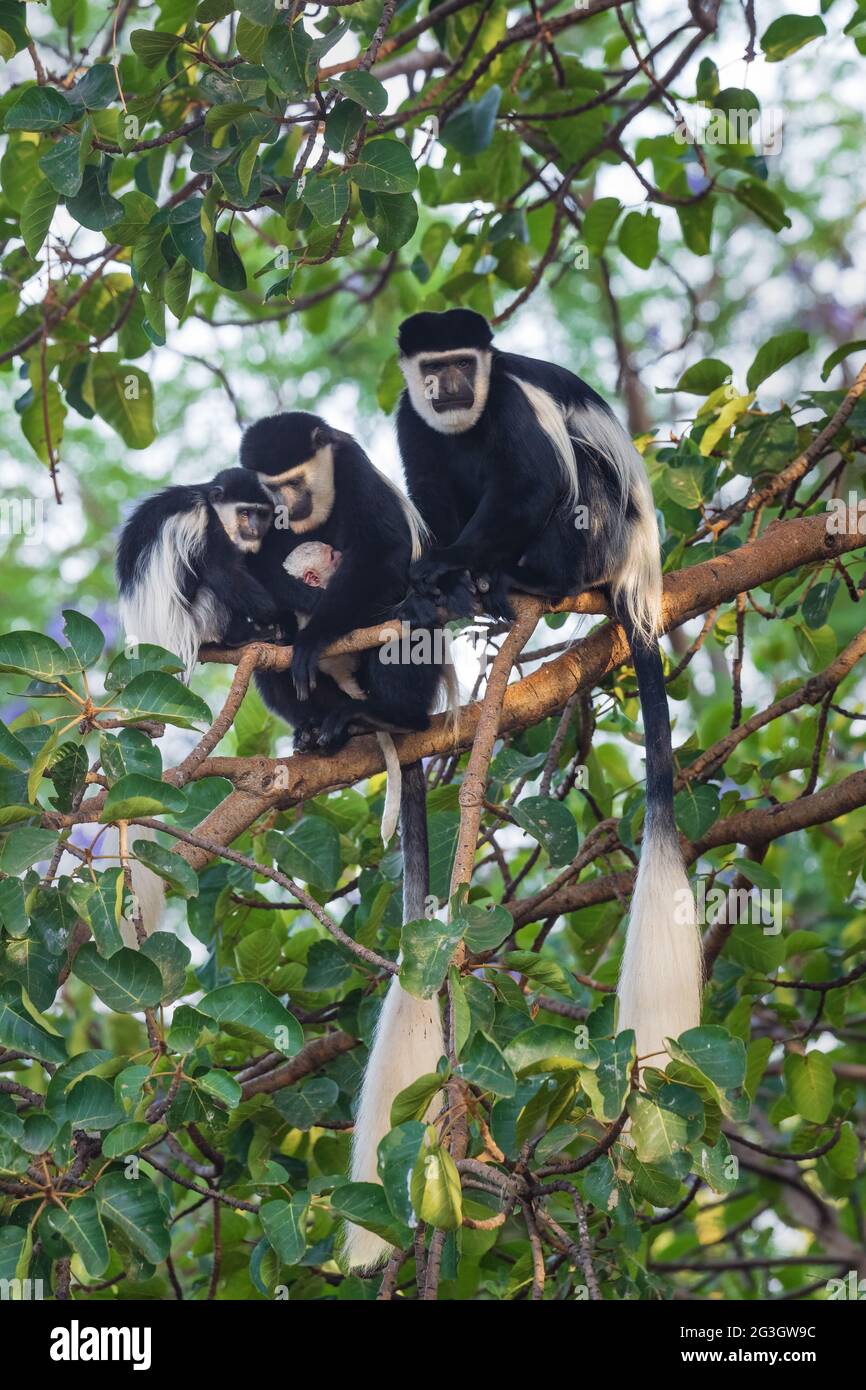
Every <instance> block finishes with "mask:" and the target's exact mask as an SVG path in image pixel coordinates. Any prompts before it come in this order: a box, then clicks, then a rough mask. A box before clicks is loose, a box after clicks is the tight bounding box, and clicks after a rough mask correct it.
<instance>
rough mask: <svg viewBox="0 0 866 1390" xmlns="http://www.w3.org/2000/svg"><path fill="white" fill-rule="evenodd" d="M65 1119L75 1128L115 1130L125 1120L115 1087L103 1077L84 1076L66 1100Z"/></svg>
mask: <svg viewBox="0 0 866 1390" xmlns="http://www.w3.org/2000/svg"><path fill="white" fill-rule="evenodd" d="M63 1117H64V1119H65V1120H68V1121H69V1123H70V1124H71V1125H72V1126H73V1128H76V1127H77V1128H78V1129H113V1128H114V1126H115V1125H117V1124H119V1123H120V1121H121V1120H122V1119H123V1111H122V1110H121V1109H120V1106H119V1105H118V1103H117V1101H116V1099H115V1096H114V1087H113V1086H110V1085H109V1084H108V1082H107V1081H103V1079H102V1077H101V1076H83V1077H82V1078H81V1080H80V1081H76V1083H75V1085H74V1086H73V1087H72V1088H71V1090H70V1092H69V1095H68V1096H67V1098H66V1104H65V1107H64V1111H63Z"/></svg>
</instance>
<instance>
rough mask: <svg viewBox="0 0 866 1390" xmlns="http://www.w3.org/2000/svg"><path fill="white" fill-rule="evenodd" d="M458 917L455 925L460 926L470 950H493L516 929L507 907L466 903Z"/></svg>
mask: <svg viewBox="0 0 866 1390" xmlns="http://www.w3.org/2000/svg"><path fill="white" fill-rule="evenodd" d="M457 917H458V919H459V920H456V921H455V926H459V927H460V934H461V936H462V937H463V938H464V939H465V941H466V945H467V946H468V947H469V949H470V951H475V952H480V951H492V950H493V949H494V948H495V947H496V946H499V945H501V944H502V942H503V941H504V940H505V938H506V936H508V935H509V934H510V933H511V931H512V930H513V929H514V918H513V917H512V916H511V913H510V912H509V911H508V909H507V908H505V907H496V906H490V907H488V906H486V905H484V904H482V903H464V904H463V906H462V907H461V908H460V910H459V912H458V914H457Z"/></svg>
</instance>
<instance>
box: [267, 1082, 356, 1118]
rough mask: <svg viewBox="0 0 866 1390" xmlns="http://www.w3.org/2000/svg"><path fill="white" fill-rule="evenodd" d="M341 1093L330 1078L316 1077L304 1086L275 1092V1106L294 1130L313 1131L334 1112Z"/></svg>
mask: <svg viewBox="0 0 866 1390" xmlns="http://www.w3.org/2000/svg"><path fill="white" fill-rule="evenodd" d="M339 1095H340V1091H339V1087H338V1086H337V1083H336V1081H332V1080H331V1078H330V1077H329V1076H314V1077H312V1078H311V1080H309V1081H307V1082H305V1084H304V1085H303V1086H296V1087H292V1088H289V1087H286V1088H285V1089H284V1090H280V1091H277V1092H275V1094H274V1105H275V1106H276V1108H277V1110H279V1112H280V1114H281V1115H282V1117H283V1119H284V1120H285V1121H286V1123H287V1124H288V1125H291V1127H292V1129H305V1130H306V1129H312V1128H313V1126H314V1125H317V1124H319V1122H320V1121H321V1120H323V1119H324V1118H325V1116H326V1115H327V1114H328V1111H329V1110H333V1108H334V1106H335V1105H336V1104H337V1101H338V1099H339Z"/></svg>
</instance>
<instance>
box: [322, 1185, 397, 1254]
mask: <svg viewBox="0 0 866 1390" xmlns="http://www.w3.org/2000/svg"><path fill="white" fill-rule="evenodd" d="M331 1207H332V1208H333V1210H334V1211H335V1212H336V1213H337V1215H338V1216H342V1217H344V1218H345V1219H346V1220H347V1221H351V1222H352V1223H353V1225H355V1226H363V1227H364V1228H365V1229H366V1230H368V1231H373V1233H374V1234H375V1235H377V1236H379V1237H381V1239H382V1240H386V1241H388V1243H389V1244H391V1245H395V1246H397V1247H398V1248H400V1249H403V1248H404V1247H405V1246H406V1245H409V1244H411V1241H412V1233H411V1231H410V1230H409V1227H408V1226H405V1225H403V1223H402V1222H401V1221H397V1220H396V1219H395V1218H394V1216H393V1214H392V1212H391V1208H390V1207H389V1206H388V1202H387V1199H386V1197H385V1193H384V1191H383V1189H382V1188H381V1187H380V1186H379V1184H378V1183H376V1182H347V1183H343V1184H342V1185H341V1186H340V1187H337V1188H335V1189H334V1191H333V1192H332V1194H331Z"/></svg>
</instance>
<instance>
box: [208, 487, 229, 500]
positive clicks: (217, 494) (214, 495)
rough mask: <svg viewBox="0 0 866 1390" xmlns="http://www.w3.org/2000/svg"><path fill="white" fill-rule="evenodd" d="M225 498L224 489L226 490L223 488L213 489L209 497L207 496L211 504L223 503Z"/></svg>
mask: <svg viewBox="0 0 866 1390" xmlns="http://www.w3.org/2000/svg"><path fill="white" fill-rule="evenodd" d="M224 497H225V489H224V488H221V487H212V488H211V490H210V492H209V493H208V495H207V500H208V501H209V502H221V501H222V500H223V498H224Z"/></svg>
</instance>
